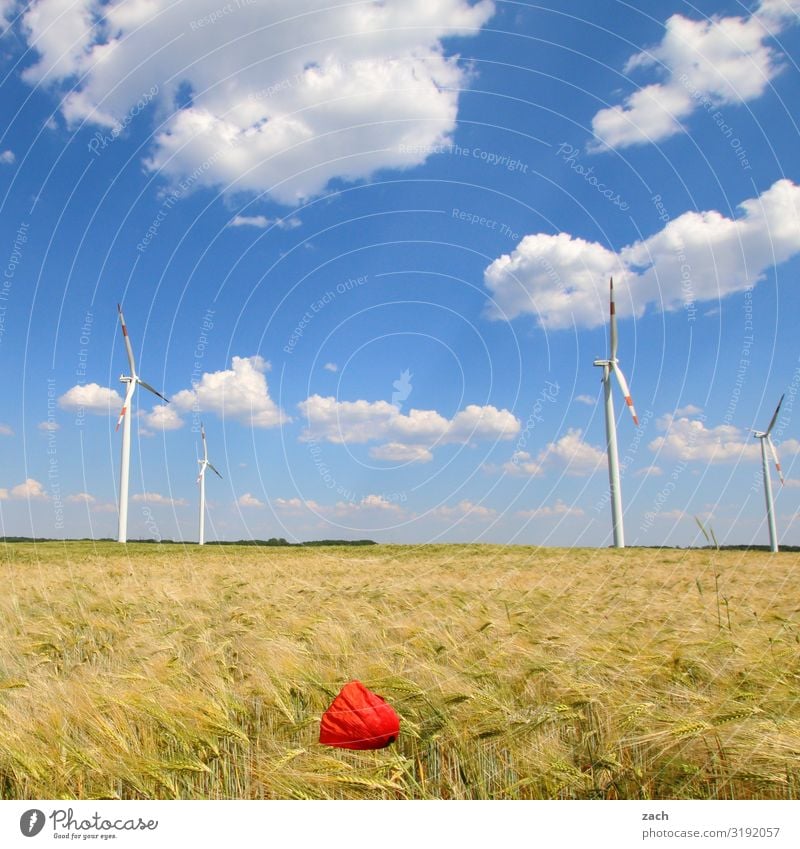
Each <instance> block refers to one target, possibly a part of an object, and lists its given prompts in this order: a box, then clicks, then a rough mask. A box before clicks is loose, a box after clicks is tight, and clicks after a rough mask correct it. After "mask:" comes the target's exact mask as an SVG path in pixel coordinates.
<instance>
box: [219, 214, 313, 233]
mask: <svg viewBox="0 0 800 849" xmlns="http://www.w3.org/2000/svg"><path fill="white" fill-rule="evenodd" d="M270 224H274V225H275V226H276V227H277V228H278V229H279V230H294V229H295V228H297V227H299V226H300V225H301V224H302V222H301V221H300V219H299V218H298V217H297V216H296V215H291V216H289V217H288V218H267V217H266V215H237V216H236V217H235V218H234V219H233V220H232V221H231V222H230V224H228V226H229V227H256V228H257V229H259V230H265V229H266V228H267V227H269V226H270Z"/></svg>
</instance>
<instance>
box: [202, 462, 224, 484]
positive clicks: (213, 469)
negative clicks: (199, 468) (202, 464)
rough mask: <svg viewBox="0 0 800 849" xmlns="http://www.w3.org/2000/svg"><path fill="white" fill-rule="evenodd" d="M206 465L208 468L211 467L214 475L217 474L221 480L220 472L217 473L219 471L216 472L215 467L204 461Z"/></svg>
mask: <svg viewBox="0 0 800 849" xmlns="http://www.w3.org/2000/svg"><path fill="white" fill-rule="evenodd" d="M206 465H207V466H208V468H209V469H211V471H212V472H214V474H215V475H216V476H217V477H218V478H219V479H220V480H222V479H223V478H222V475H221V474H220V473H219V472H218V471H217V470H216V469H215V468H214V467H213V466H212V465H211V463H209V462H206Z"/></svg>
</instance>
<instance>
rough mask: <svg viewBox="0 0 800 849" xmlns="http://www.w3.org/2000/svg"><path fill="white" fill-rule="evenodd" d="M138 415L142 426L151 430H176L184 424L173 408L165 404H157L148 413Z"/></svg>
mask: <svg viewBox="0 0 800 849" xmlns="http://www.w3.org/2000/svg"><path fill="white" fill-rule="evenodd" d="M139 415H140V418H141V420H142V422H143V424H144V425H145V426H146V427H151V428H153V430H177V429H178V428H180V427H183V424H184V422H183V419H182V418H181V417H180V416H179V415H178V413H177V412H176V410H175V409H174V407H171V406H169V405H167V404H157V405H156V406H155V407H153V409H152V410H151V411H150V412H149V413H140V414H139Z"/></svg>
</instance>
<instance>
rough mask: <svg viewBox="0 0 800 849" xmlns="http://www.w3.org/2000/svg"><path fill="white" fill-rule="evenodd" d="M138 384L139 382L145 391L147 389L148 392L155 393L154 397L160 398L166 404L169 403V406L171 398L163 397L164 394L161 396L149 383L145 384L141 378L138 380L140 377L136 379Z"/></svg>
mask: <svg viewBox="0 0 800 849" xmlns="http://www.w3.org/2000/svg"><path fill="white" fill-rule="evenodd" d="M136 382H137V383H138V384H139V386H141V387H142V388H143V389H146V390H147V391H148V392H152V393H153V395H158V397H159V398H160V399H161V400H162V401H166V402H167V404H169V398H165V397H164V396H163V395H162V394H161V393H160V392H159V391H158V390H156V389H153V387H152V386H151V385H150V384H149V383H145V382H144V381H143V380H141V379H140V378H138V377H137V378H136Z"/></svg>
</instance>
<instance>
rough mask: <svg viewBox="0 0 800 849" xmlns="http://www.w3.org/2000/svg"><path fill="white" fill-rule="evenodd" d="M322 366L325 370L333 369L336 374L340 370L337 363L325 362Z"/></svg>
mask: <svg viewBox="0 0 800 849" xmlns="http://www.w3.org/2000/svg"><path fill="white" fill-rule="evenodd" d="M322 368H324V369H325V371H332V372H333V373H334V374H335V373H336V372H337V371H339V366H337V365H336V363H325V365H324V366H323V367H322Z"/></svg>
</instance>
